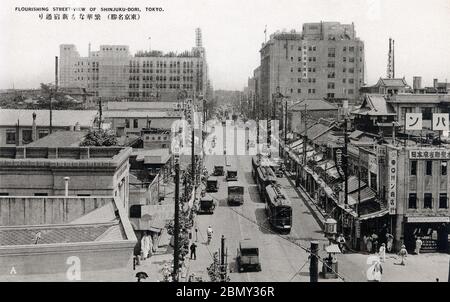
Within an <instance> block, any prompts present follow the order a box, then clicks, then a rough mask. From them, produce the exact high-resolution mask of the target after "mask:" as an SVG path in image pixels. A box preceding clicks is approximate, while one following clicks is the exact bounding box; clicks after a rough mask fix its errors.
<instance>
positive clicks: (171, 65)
mask: <svg viewBox="0 0 450 302" xmlns="http://www.w3.org/2000/svg"><path fill="white" fill-rule="evenodd" d="M129 66H130V67H131V66H133V67H139V66H140V64H139V62H138V61H130V65H129ZM142 66H143V67H153V61H143V62H142ZM155 66H156V67H157V68H160V67H161V68H167V62H161V61H157V62H156V64H155ZM196 66H197V67H202V66H203V64H202V63H199V62H197V65H196ZM175 67H178V68H180V67H181V64H180V62H179V61H177V62H169V68H175ZM189 67H191V68H194V62H192V61H191V62H183V68H189Z"/></svg>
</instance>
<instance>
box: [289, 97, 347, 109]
mask: <svg viewBox="0 0 450 302" xmlns="http://www.w3.org/2000/svg"><path fill="white" fill-rule="evenodd" d="M305 105H306V110H336V111H337V110H338V107H337V106H336V105H334V104H332V103H329V102H327V101H325V100H322V99H316V100H314V99H306V100H303V101H300V102H297V103H295V104H293V105H292V106H291V107H290V108H289V110H304V109H305Z"/></svg>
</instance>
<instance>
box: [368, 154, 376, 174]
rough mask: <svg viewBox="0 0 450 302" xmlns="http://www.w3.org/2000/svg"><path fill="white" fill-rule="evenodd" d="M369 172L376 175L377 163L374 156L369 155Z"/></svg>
mask: <svg viewBox="0 0 450 302" xmlns="http://www.w3.org/2000/svg"><path fill="white" fill-rule="evenodd" d="M369 171H370V172H372V173H373V174H378V162H377V158H376V156H374V155H372V154H369Z"/></svg>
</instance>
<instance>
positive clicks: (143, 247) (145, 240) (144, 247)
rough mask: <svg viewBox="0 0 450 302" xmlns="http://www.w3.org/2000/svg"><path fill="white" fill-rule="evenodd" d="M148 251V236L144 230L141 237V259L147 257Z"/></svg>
mask: <svg viewBox="0 0 450 302" xmlns="http://www.w3.org/2000/svg"><path fill="white" fill-rule="evenodd" d="M149 252H150V238H148V236H147V233H146V232H145V233H144V235H143V236H142V239H141V254H142V260H145V259H147V257H148V253H149Z"/></svg>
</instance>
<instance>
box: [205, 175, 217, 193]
mask: <svg viewBox="0 0 450 302" xmlns="http://www.w3.org/2000/svg"><path fill="white" fill-rule="evenodd" d="M217 191H219V182H218V181H217V177H214V176H210V177H209V178H208V180H207V181H206V192H217Z"/></svg>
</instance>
